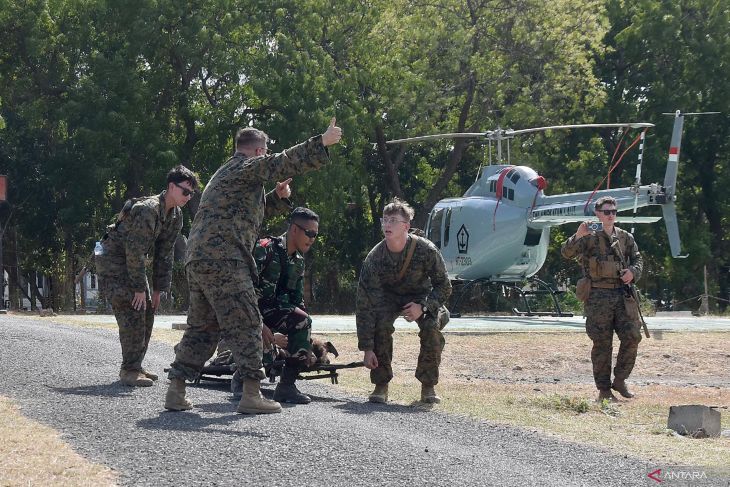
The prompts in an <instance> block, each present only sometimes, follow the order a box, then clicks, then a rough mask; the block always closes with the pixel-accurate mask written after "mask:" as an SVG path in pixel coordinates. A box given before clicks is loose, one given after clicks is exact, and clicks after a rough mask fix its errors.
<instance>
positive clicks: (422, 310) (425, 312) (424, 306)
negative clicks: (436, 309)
mask: <svg viewBox="0 0 730 487" xmlns="http://www.w3.org/2000/svg"><path fill="white" fill-rule="evenodd" d="M421 313H423V316H426V315H427V314H428V308H427V307H426V305H425V304H424V303H421Z"/></svg>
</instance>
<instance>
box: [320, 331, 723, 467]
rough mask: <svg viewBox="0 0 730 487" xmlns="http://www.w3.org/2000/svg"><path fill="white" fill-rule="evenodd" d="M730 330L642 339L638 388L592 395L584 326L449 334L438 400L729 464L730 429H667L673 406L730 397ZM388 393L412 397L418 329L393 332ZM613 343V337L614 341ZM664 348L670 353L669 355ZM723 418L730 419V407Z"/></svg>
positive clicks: (638, 448)
mask: <svg viewBox="0 0 730 487" xmlns="http://www.w3.org/2000/svg"><path fill="white" fill-rule="evenodd" d="M328 339H330V340H332V341H333V342H334V343H335V344H336V346H337V348H338V350H340V351H341V352H342V351H346V352H345V353H342V354H341V356H340V358H339V359H338V361H342V362H349V361H353V360H360V359H361V354H360V353H357V352H356V346H357V341H356V337H355V336H354V335H335V336H329V337H328ZM728 339H730V333H727V332H722V333H665V334H664V337H663V339H662V340H645V341H644V342H642V345H641V347H640V349H639V350H640V352H639V358H638V360H637V365H636V368H635V369H634V374H633V375H632V377H631V381H630V383H631V384H635V385H634V386H633V388H634V389H635V392H636V393H637V397H636V398H635V399H631V400H621V401H620V402H619V403H617V404H611V405H601V404H597V403H595V402H594V398H595V397H596V395H597V391H596V389H595V386H594V385H593V379H592V369H591V364H590V358H589V357H590V340H588V338H587V337H586V336H585V335H584V334H582V333H559V332H556V333H499V334H454V335H449V334H447V336H446V341H447V344H446V349H445V350H444V355H443V361H442V367H441V379H440V383H439V386H438V387H437V391H438V392H439V394H440V395H441V396H442V398H443V402H442V403H441V404H440V405H438V406H436V407H437V408H438V409H440V410H442V411H445V412H449V413H457V414H464V415H469V416H473V417H478V418H483V419H488V420H492V421H496V422H499V423H506V424H511V425H514V426H519V427H522V428H527V429H533V430H538V431H541V432H543V433H547V434H552V435H555V436H558V437H560V438H563V439H567V440H571V441H576V442H579V443H586V444H590V445H595V446H601V447H605V448H608V449H611V450H613V451H615V452H616V453H620V454H632V455H634V456H637V457H640V458H642V459H644V460H647V461H649V460H654V461H657V462H661V463H672V464H676V465H693V466H705V467H714V468H727V465H728V458H730V438H729V437H721V438H711V439H701V440H695V439H689V438H684V437H679V436H675V435H673V434H671V432H668V431H667V430H666V426H667V418H668V414H669V407H670V406H672V405H679V404H704V405H708V406H725V408H727V407H728V405H730V389H728V387H727V384H730V350H728V347H727V343H728ZM394 348H395V357H394V364H393V369H394V374H395V378H394V379H393V382H391V387H390V391H389V395H390V397H391V398H392V399H393V400H395V401H397V402H399V403H403V404H414V403H415V401H416V400H417V399H418V397H419V392H420V390H419V383H418V381H416V379H415V378H414V376H413V374H414V372H415V365H416V359H417V357H418V336H417V335H416V334H415V333H396V336H395V345H394ZM615 348H617V347H616V346H614V349H615ZM665 355H669V357H666V356H665ZM339 382H340V387H343V388H345V389H347V390H350V391H352V392H355V393H357V394H362V395H365V394H367V393H369V392H370V390H371V388H372V386H371V384H370V380H369V376H368V374H367V371H366V370H365V369H355V370H345V371H343V372H342V373H341V377H340V381H339ZM720 411H721V412H722V414H723V418H722V428H723V429H729V428H730V413H729V412H728V409H721V410H720Z"/></svg>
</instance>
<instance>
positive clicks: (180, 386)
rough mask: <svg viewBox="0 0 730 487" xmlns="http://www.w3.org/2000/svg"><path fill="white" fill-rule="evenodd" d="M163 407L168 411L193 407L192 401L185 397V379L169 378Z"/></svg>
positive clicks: (185, 409)
mask: <svg viewBox="0 0 730 487" xmlns="http://www.w3.org/2000/svg"><path fill="white" fill-rule="evenodd" d="M165 409H169V410H170V411H187V410H188V409H193V403H192V402H190V401H189V400H188V399H186V398H185V379H170V387H169V388H168V389H167V395H166V396H165Z"/></svg>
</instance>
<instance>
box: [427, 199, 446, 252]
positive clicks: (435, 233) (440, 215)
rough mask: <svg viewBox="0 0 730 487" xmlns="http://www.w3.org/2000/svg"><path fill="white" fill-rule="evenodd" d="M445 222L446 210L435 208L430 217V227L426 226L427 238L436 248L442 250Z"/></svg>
mask: <svg viewBox="0 0 730 487" xmlns="http://www.w3.org/2000/svg"><path fill="white" fill-rule="evenodd" d="M443 220H444V209H443V208H434V209H433V210H432V211H431V215H429V217H428V225H426V238H428V239H429V240H430V241H431V242H433V244H434V245H435V246H436V248H438V249H440V248H441V225H442V224H443Z"/></svg>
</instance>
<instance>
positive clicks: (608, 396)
mask: <svg viewBox="0 0 730 487" xmlns="http://www.w3.org/2000/svg"><path fill="white" fill-rule="evenodd" d="M604 399H605V400H606V401H608V402H618V399H616V396H614V395H613V392H611V389H598V398H597V399H596V402H603V401H604Z"/></svg>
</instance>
